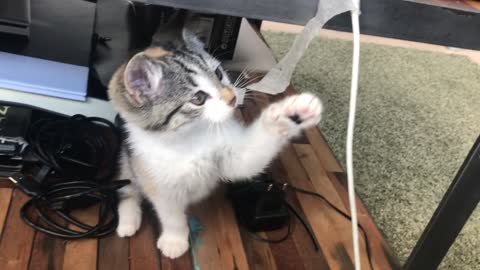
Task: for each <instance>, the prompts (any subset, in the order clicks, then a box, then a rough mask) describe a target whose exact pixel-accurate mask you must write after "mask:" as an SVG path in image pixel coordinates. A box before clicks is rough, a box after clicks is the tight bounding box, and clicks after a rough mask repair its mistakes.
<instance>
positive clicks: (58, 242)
mask: <svg viewBox="0 0 480 270" xmlns="http://www.w3.org/2000/svg"><path fill="white" fill-rule="evenodd" d="M56 222H60V221H59V220H56ZM65 244H66V241H65V240H63V239H60V238H55V237H53V236H49V235H47V234H44V233H41V232H37V233H36V234H35V239H34V241H33V247H32V255H31V257H30V265H29V266H28V269H29V270H44V269H48V270H60V269H63V259H64V255H65Z"/></svg>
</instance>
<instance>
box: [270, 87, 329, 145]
mask: <svg viewBox="0 0 480 270" xmlns="http://www.w3.org/2000/svg"><path fill="white" fill-rule="evenodd" d="M322 109H323V106H322V102H321V101H320V99H319V98H317V97H316V96H314V95H313V94H310V93H303V94H300V95H293V96H289V97H286V98H285V99H283V100H281V101H280V102H277V103H274V104H272V105H270V106H269V107H268V108H267V111H266V113H265V117H264V123H265V125H266V126H267V128H270V129H273V130H274V131H275V132H278V133H279V134H281V135H283V136H286V137H289V136H295V135H297V133H298V132H299V131H300V130H301V129H304V128H309V127H312V126H314V125H316V124H318V122H320V119H321V114H322Z"/></svg>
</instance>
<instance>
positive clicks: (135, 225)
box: [117, 216, 142, 237]
mask: <svg viewBox="0 0 480 270" xmlns="http://www.w3.org/2000/svg"><path fill="white" fill-rule="evenodd" d="M141 223H142V219H141V216H140V217H139V218H138V217H129V218H124V219H120V222H119V223H118V226H117V234H118V236H119V237H130V236H132V235H134V234H135V233H136V232H137V231H138V229H139V228H140V224H141Z"/></svg>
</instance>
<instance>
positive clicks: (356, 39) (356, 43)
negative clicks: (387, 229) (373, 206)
mask: <svg viewBox="0 0 480 270" xmlns="http://www.w3.org/2000/svg"><path fill="white" fill-rule="evenodd" d="M353 2H354V5H355V8H354V10H352V12H351V17H352V32H353V61H352V84H351V89H350V111H349V113H348V127H347V149H346V151H347V182H348V200H349V204H350V212H351V217H352V237H353V254H354V262H355V270H361V268H362V267H361V265H360V247H359V238H358V218H357V205H356V200H355V186H354V183H355V182H354V179H353V130H354V127H355V111H356V107H357V90H358V68H359V61H360V26H359V16H360V1H359V0H353Z"/></svg>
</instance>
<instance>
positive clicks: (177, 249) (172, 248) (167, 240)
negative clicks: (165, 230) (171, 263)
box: [157, 234, 189, 259]
mask: <svg viewBox="0 0 480 270" xmlns="http://www.w3.org/2000/svg"><path fill="white" fill-rule="evenodd" d="M157 247H158V249H160V250H161V251H162V254H163V255H165V256H166V257H168V258H170V259H175V258H178V257H180V256H182V255H183V254H184V253H185V252H186V251H187V250H188V247H189V244H188V237H181V236H176V235H168V234H162V235H161V236H160V238H158V241H157Z"/></svg>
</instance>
